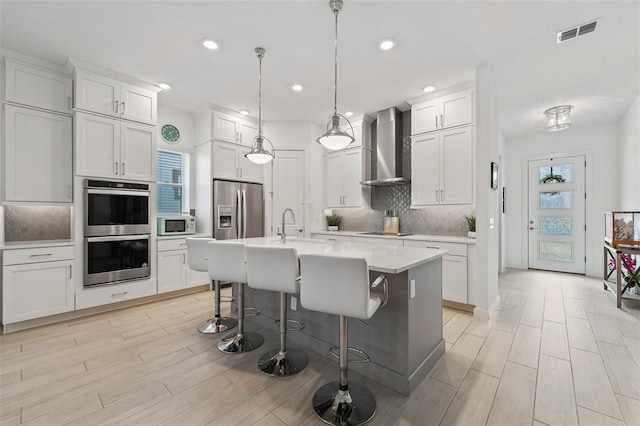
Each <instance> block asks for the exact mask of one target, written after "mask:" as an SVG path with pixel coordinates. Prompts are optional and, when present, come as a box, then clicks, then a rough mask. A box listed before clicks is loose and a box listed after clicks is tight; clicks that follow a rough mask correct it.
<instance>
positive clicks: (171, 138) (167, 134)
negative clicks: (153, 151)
mask: <svg viewBox="0 0 640 426" xmlns="http://www.w3.org/2000/svg"><path fill="white" fill-rule="evenodd" d="M160 136H162V139H164V140H165V142H167V143H171V144H176V143H178V142H180V130H178V128H177V127H176V126H174V125H173V124H165V125H164V126H162V128H161V129H160Z"/></svg>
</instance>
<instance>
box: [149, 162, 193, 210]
mask: <svg viewBox="0 0 640 426" xmlns="http://www.w3.org/2000/svg"><path fill="white" fill-rule="evenodd" d="M157 173H158V191H157V193H158V213H187V212H189V154H187V153H184V152H177V151H168V150H164V149H159V150H158V170H157Z"/></svg>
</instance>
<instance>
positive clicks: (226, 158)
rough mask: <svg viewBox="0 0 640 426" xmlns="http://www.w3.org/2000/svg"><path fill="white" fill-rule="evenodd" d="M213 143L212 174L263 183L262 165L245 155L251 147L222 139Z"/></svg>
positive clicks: (222, 177)
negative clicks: (222, 140)
mask: <svg viewBox="0 0 640 426" xmlns="http://www.w3.org/2000/svg"><path fill="white" fill-rule="evenodd" d="M211 144H212V153H211V157H212V160H211V161H212V164H211V170H212V176H213V177H214V178H217V179H230V180H239V181H243V182H256V183H262V180H263V178H262V165H261V164H255V163H252V162H251V161H249V160H248V159H247V158H246V157H245V156H244V155H245V154H246V153H248V152H249V151H250V148H249V147H246V146H243V145H236V144H231V143H225V142H220V141H213V142H211Z"/></svg>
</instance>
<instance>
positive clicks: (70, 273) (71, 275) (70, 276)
mask: <svg viewBox="0 0 640 426" xmlns="http://www.w3.org/2000/svg"><path fill="white" fill-rule="evenodd" d="M71 278H73V274H72V272H71V265H69V279H71Z"/></svg>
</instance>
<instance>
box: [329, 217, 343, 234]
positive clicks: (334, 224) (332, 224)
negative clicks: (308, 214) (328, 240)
mask: <svg viewBox="0 0 640 426" xmlns="http://www.w3.org/2000/svg"><path fill="white" fill-rule="evenodd" d="M326 218H327V230H329V231H337V230H338V227H339V226H340V224H341V223H342V216H338V215H337V214H332V215H329V216H326Z"/></svg>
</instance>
